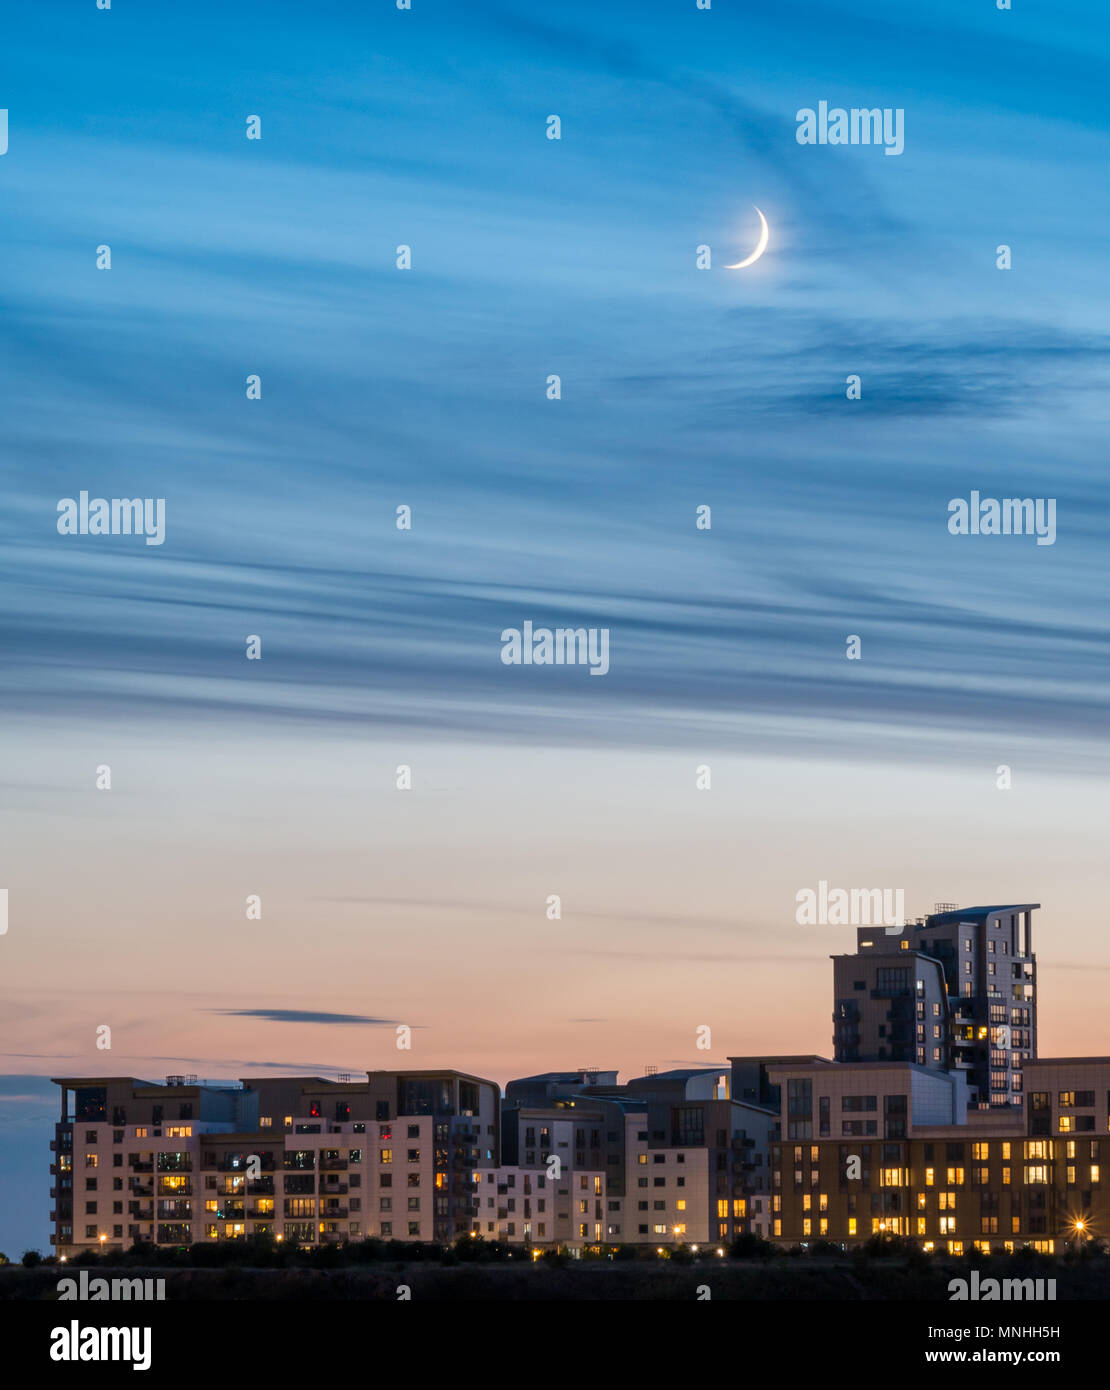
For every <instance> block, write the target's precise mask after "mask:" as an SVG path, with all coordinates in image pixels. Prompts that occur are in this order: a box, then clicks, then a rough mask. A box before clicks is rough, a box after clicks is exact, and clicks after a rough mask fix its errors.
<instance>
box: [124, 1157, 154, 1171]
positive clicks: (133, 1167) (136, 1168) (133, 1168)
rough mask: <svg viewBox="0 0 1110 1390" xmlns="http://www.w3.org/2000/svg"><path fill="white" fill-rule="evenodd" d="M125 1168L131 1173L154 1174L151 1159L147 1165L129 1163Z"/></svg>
mask: <svg viewBox="0 0 1110 1390" xmlns="http://www.w3.org/2000/svg"><path fill="white" fill-rule="evenodd" d="M127 1166H128V1167H129V1168H130V1169H131V1171H132V1172H133V1173H153V1172H154V1160H153V1159H151V1161H150V1162H149V1163H138V1162H136V1163H129V1164H128V1165H127Z"/></svg>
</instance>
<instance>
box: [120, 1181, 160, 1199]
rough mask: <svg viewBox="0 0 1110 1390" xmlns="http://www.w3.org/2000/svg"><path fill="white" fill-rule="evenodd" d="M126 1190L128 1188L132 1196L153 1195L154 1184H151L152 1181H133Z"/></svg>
mask: <svg viewBox="0 0 1110 1390" xmlns="http://www.w3.org/2000/svg"><path fill="white" fill-rule="evenodd" d="M127 1190H128V1192H129V1193H130V1194H131V1196H132V1197H153V1196H154V1184H153V1183H152V1182H148V1183H134V1182H133V1183H132V1184H131V1186H130V1187H129V1188H128V1189H127Z"/></svg>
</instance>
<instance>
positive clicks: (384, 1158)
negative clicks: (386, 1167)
mask: <svg viewBox="0 0 1110 1390" xmlns="http://www.w3.org/2000/svg"><path fill="white" fill-rule="evenodd" d="M378 1162H379V1163H392V1162H393V1150H392V1149H379V1150H378Z"/></svg>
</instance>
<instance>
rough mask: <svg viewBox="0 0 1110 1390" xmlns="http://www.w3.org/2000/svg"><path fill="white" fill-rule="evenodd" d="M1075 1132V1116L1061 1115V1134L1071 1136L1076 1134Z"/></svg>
mask: <svg viewBox="0 0 1110 1390" xmlns="http://www.w3.org/2000/svg"><path fill="white" fill-rule="evenodd" d="M1074 1130H1075V1116H1074V1115H1061V1116H1060V1133H1061V1134H1071V1133H1073V1132H1074Z"/></svg>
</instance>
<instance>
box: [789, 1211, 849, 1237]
mask: <svg viewBox="0 0 1110 1390" xmlns="http://www.w3.org/2000/svg"><path fill="white" fill-rule="evenodd" d="M779 1224H780V1223H779V1222H778V1221H776V1222H775V1225H776V1226H778V1225H779ZM855 1233H856V1218H855V1217H854V1216H849V1218H848V1234H849V1235H850V1236H854V1235H855ZM776 1234H777V1233H776Z"/></svg>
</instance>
